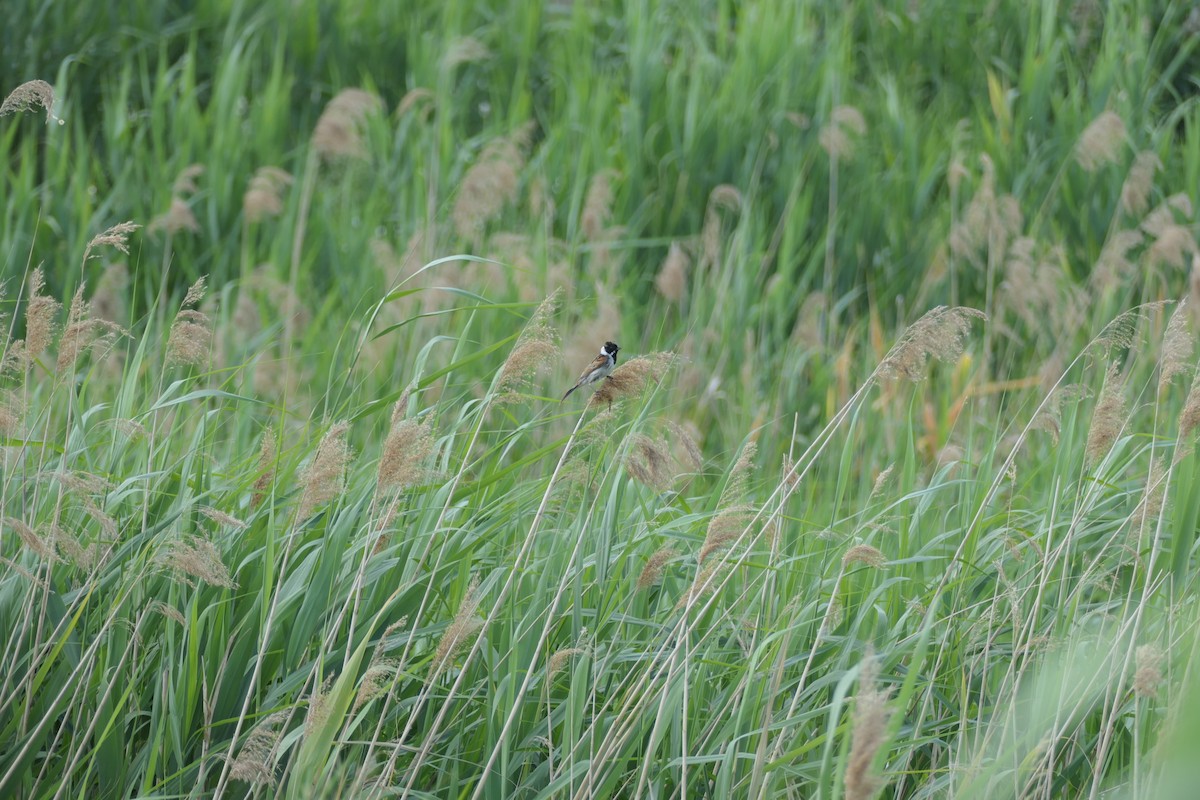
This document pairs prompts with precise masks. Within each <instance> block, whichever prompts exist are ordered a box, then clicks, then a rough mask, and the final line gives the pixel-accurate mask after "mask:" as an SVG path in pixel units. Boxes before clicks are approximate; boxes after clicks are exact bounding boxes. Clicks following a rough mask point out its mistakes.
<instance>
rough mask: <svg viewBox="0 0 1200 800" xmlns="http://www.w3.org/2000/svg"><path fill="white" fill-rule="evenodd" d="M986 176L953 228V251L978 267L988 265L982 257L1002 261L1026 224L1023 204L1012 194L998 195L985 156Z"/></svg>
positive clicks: (955, 254)
mask: <svg viewBox="0 0 1200 800" xmlns="http://www.w3.org/2000/svg"><path fill="white" fill-rule="evenodd" d="M979 161H980V163H981V164H982V165H983V175H982V176H981V178H980V181H979V188H978V189H976V190H975V194H974V195H973V196H972V197H971V201H970V202H969V203H968V204H967V207H966V209H965V211H964V212H963V215H962V219H961V221H959V222H957V223H956V224H955V225H954V226H953V227H952V228H951V229H950V237H949V245H950V252H951V253H952V254H953V255H954V256H955V257H957V258H967V259H969V260H970V261H971V263H972V264H974V265H975V266H977V267H984V266H986V260H982V259H981V258H980V254H981V253H983V252H986V253H987V254H988V255H989V257H992V258H995V259H996V260H997V261H1003V260H1004V255H1005V252H1006V251H1007V248H1008V243H1009V242H1010V241H1011V240H1012V239H1014V238H1015V237H1016V236H1017V235H1018V234H1019V233H1020V231H1021V228H1022V226H1023V224H1024V219H1023V215H1022V214H1021V205H1020V203H1019V202H1018V201H1017V199H1016V198H1015V197H1014V196H1012V195H1011V194H1003V195H999V196H997V194H996V168H995V165H994V164H993V163H992V159H991V158H989V157H988V156H987V155H986V154H985V155H981V156H980V157H979Z"/></svg>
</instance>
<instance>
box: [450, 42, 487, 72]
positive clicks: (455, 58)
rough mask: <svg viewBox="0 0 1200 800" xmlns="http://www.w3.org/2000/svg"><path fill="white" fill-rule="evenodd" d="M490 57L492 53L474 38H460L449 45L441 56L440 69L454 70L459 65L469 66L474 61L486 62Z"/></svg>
mask: <svg viewBox="0 0 1200 800" xmlns="http://www.w3.org/2000/svg"><path fill="white" fill-rule="evenodd" d="M491 57H492V51H491V50H489V49H488V48H487V45H485V44H484V43H483V42H481V41H479V40H478V39H476V38H475V37H474V36H460V37H459V38H457V39H455V40H454V41H452V42H451V43H450V45H449V46H448V47H447V48H446V52H445V53H444V54H442V59H441V65H442V69H454V68H455V67H457V66H459V65H460V64H470V63H473V62H476V61H486V60H487V59H489V58H491Z"/></svg>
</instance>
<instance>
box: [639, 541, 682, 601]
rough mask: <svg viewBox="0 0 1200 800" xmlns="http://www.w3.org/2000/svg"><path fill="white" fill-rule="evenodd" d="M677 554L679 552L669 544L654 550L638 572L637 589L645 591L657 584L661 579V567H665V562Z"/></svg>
mask: <svg viewBox="0 0 1200 800" xmlns="http://www.w3.org/2000/svg"><path fill="white" fill-rule="evenodd" d="M678 555H679V552H678V551H677V550H676V549H675V548H674V547H671V546H670V545H664V546H663V547H660V548H658V549H657V550H655V551H654V553H652V554H651V556H650V558H648V559H646V564H645V565H644V566H643V567H642V571H641V572H640V573H639V574H638V579H637V590H638V591H639V592H641V591H645V590H646V589H649V588H650V587H651V586H654V585H656V584H658V583H659V582H660V581H661V580H662V575H663V568H664V567H666V565H667V562H669V561H671V560H672V559H674V558H675V557H676V556H678Z"/></svg>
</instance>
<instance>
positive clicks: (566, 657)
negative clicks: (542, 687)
mask: <svg viewBox="0 0 1200 800" xmlns="http://www.w3.org/2000/svg"><path fill="white" fill-rule="evenodd" d="M588 652H589V651H588V648H586V647H564V648H563V649H561V650H556V651H554V653H552V654H551V655H550V660H549V662H547V664H546V682H547V683H549V682H550V681H552V680H554V676H555V675H557V674H558V673H559V672H561V671H562V670H563V667H565V666H566V665H567V662H568V661H570V660H571V659H572V658H574V657H575V656H583V655H587V654H588Z"/></svg>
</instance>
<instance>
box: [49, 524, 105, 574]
mask: <svg viewBox="0 0 1200 800" xmlns="http://www.w3.org/2000/svg"><path fill="white" fill-rule="evenodd" d="M55 544H57V545H58V549H59V552H61V553H62V554H63V555H65V556H66V559H67V561H69V562H70V563H71V564H74V565H75V566H76V567H78V568H79V569H81V570H83V571H84V572H91V571H92V570H93V569H95V567H96V565H97V564H98V563H99V561H100V548H99V546H97V544H96V543H95V542H92V543H90V544H87V545H84V544H83V543H82V542H80V541H79V540H78V539H76V538H75V537H74V536H71V535H70V534H69V533H66V532H62V531H60V532H59V533H58V535H57V536H55Z"/></svg>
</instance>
